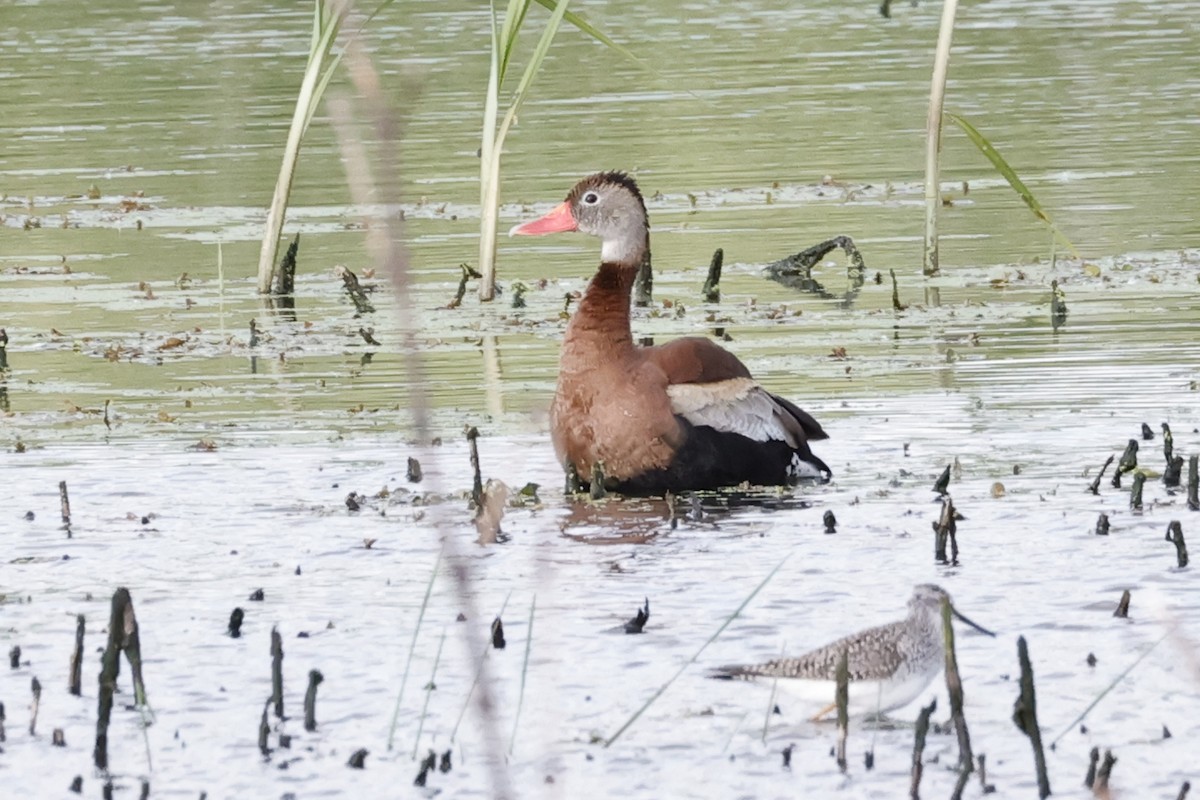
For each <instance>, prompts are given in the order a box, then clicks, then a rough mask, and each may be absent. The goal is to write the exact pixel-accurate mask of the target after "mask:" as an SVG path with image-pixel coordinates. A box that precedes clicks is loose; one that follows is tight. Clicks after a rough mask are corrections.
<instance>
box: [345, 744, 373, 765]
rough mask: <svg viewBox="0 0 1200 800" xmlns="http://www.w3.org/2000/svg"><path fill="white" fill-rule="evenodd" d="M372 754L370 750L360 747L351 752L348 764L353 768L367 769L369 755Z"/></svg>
mask: <svg viewBox="0 0 1200 800" xmlns="http://www.w3.org/2000/svg"><path fill="white" fill-rule="evenodd" d="M370 754H371V751H370V750H368V749H367V748H365V747H360V748H358V749H357V750H355V751H354V752H353V753H351V754H350V760H349V761H347V762H346V766H348V767H350V768H351V769H365V768H366V766H367V756H369V755H370Z"/></svg>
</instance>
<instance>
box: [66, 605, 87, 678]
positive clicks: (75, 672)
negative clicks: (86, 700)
mask: <svg viewBox="0 0 1200 800" xmlns="http://www.w3.org/2000/svg"><path fill="white" fill-rule="evenodd" d="M83 631H84V621H83V614H77V615H76V616H75V649H74V650H73V651H72V652H71V676H70V679H69V680H68V682H67V685H68V688H69V691H70V692H71V694H73V695H75V696H76V697H79V696H80V695H82V694H83Z"/></svg>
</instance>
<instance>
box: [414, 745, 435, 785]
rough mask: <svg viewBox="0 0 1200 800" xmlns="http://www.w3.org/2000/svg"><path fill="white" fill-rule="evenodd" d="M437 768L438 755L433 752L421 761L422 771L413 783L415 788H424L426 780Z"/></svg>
mask: <svg viewBox="0 0 1200 800" xmlns="http://www.w3.org/2000/svg"><path fill="white" fill-rule="evenodd" d="M436 768H437V753H435V752H433V751H432V750H430V751H429V755H427V756H425V758H423V759H421V771H420V772H418V773H417V777H416V779H415V780H414V781H413V786H424V785H425V779H426V778H428V777H429V773H431V772H433V770H434V769H436Z"/></svg>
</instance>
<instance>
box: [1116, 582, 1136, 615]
mask: <svg viewBox="0 0 1200 800" xmlns="http://www.w3.org/2000/svg"><path fill="white" fill-rule="evenodd" d="M1131 598H1132V595H1130V594H1129V590H1128V589H1126V590H1125V591H1123V592H1121V599H1120V600H1119V601H1117V610H1116V611H1114V612H1113V616H1114V617H1118V618H1120V619H1126V618H1128V617H1129V601H1130V599H1131Z"/></svg>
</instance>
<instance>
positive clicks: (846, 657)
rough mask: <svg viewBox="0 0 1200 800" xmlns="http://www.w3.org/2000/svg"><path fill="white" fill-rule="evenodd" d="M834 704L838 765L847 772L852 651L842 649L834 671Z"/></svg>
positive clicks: (843, 772) (844, 772)
mask: <svg viewBox="0 0 1200 800" xmlns="http://www.w3.org/2000/svg"><path fill="white" fill-rule="evenodd" d="M834 685H835V689H834V695H833V696H834V705H836V706H837V728H838V738H837V765H838V769H840V770H841V771H842V774H843V775H845V774H846V737H847V736H848V735H849V733H850V712H849V707H850V651H849V650H848V649H846V650H842V655H841V656H840V657H839V658H838V663H837V670H836V671H835V672H834Z"/></svg>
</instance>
